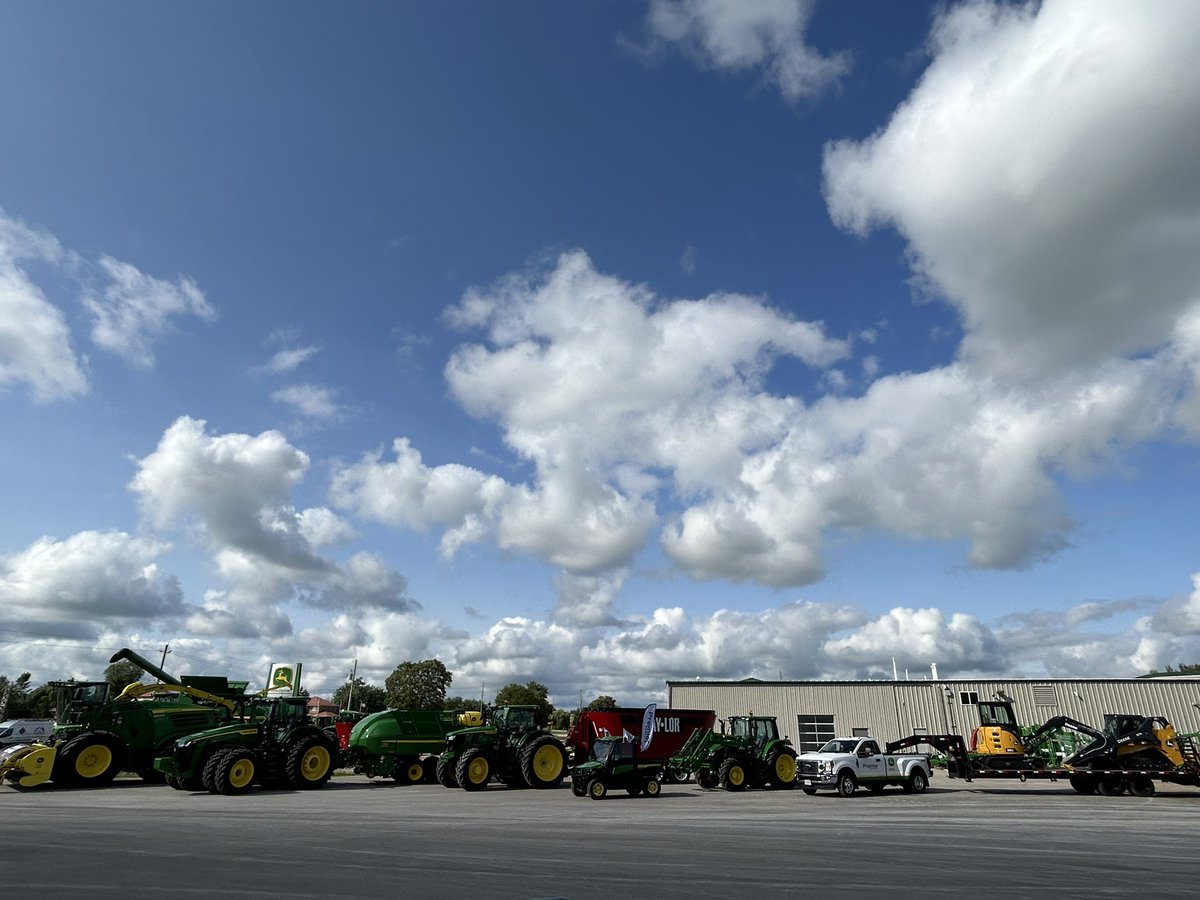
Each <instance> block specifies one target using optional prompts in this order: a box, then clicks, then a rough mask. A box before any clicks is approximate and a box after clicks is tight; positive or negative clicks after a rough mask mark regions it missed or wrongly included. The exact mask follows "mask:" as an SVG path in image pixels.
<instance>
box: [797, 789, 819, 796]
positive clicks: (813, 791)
mask: <svg viewBox="0 0 1200 900" xmlns="http://www.w3.org/2000/svg"><path fill="white" fill-rule="evenodd" d="M800 790H802V791H804V793H806V794H808V796H810V797H815V796H816V795H817V789H816V788H801V789H800Z"/></svg>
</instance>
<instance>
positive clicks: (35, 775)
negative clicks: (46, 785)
mask: <svg viewBox="0 0 1200 900" xmlns="http://www.w3.org/2000/svg"><path fill="white" fill-rule="evenodd" d="M56 755H58V751H57V750H55V749H54V748H53V747H47V746H46V745H45V744H16V745H15V746H12V747H5V748H4V750H3V751H0V778H2V779H3V780H5V781H10V782H13V783H15V784H17V785H19V786H21V787H33V786H34V785H35V784H41V783H42V782H43V781H46V780H47V779H48V778H49V777H50V773H51V772H52V771H53V770H54V757H55V756H56Z"/></svg>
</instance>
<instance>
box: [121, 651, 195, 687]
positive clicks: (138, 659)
mask: <svg viewBox="0 0 1200 900" xmlns="http://www.w3.org/2000/svg"><path fill="white" fill-rule="evenodd" d="M123 659H127V660H129V661H130V662H131V663H133V664H134V665H135V666H138V667H139V668H141V669H143V670H145V671H147V672H149V673H150V674H151V675H153V676H154V677H155V678H157V679H158V680H159V681H161V682H163V683H164V684H182V683H183V682H181V681H180V680H179V679H178V678H176V677H175V676H174V675H168V674H167V673H166V672H164V671H163V670H162V669H160V668H159V667H158V666H156V665H155V664H154V663H152V662H150V660H148V659H146V657H144V656H142V655H140V654H138V653H134V652H133V651H132V650H130V649H129V648H128V647H126V648H124V649H123V650H118V651H117V652H116V653H114V654H113V655H112V659H110V660H109V662H110V663H115V662H120V661H121V660H123Z"/></svg>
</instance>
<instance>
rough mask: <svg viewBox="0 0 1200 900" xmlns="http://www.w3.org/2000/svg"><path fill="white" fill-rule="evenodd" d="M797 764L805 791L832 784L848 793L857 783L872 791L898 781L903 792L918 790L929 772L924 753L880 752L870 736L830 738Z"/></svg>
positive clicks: (846, 794)
mask: <svg viewBox="0 0 1200 900" xmlns="http://www.w3.org/2000/svg"><path fill="white" fill-rule="evenodd" d="M798 764H799V769H800V772H799V775H798V780H799V782H800V787H801V789H802V790H803V791H804V793H806V794H809V795H812V794H815V793H816V792H817V791H818V790H820V789H821V788H834V789H836V790H837V792H838V793H839V794H841V795H842V796H843V797H849V796H851V795H852V794H853V793H854V792H855V791H856V790H858V787H859V785H862V786H864V787H866V788H867V789H868V790H871V791H874V792H878V791H882V790H883V789H884V788H885V787H887V786H888V785H899V786H900V787H901V788H903V789H904V790H905V792H908V793H917V794H920V793H924V791H925V789H926V788H927V787H928V786H929V778H930V776H931V774H932V769H931V768H930V765H929V757H928V756H925V755H923V754H917V753H904V754H895V753H883V752H881V751H880V748H879V742H878V741H877V740H875V738H872V737H848V738H847V737H843V738H834V739H833V740H831V741H828V742H827V743H826V744H825V746H823V747H822V748H821V749H820V750H818V751H817V752H815V753H803V754H801V755H800V758H799V760H798Z"/></svg>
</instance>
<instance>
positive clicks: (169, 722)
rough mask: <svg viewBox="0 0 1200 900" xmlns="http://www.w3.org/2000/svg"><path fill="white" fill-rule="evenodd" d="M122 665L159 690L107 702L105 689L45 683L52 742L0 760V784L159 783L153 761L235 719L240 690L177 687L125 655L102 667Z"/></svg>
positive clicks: (109, 695) (95, 684) (199, 681)
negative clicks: (122, 775) (123, 779)
mask: <svg viewBox="0 0 1200 900" xmlns="http://www.w3.org/2000/svg"><path fill="white" fill-rule="evenodd" d="M122 659H128V660H129V661H131V662H133V663H135V664H136V665H138V666H139V667H141V668H142V669H144V670H145V671H146V672H148V673H150V674H151V675H153V676H155V677H156V678H158V679H159V681H161V682H163V683H161V684H138V683H134V684H131V685H129V686H128V687H126V688H125V690H124V691H122V692H121V693H119V694H116V696H114V690H113V686H112V685H111V684H109V683H108V682H106V681H60V682H51V685H52V686H53V688H54V691H55V705H56V708H57V714H56V719H57V723H58V724H57V725H56V726H55V729H54V735H53V738H52V739H51V741H50V742H49V743H48V744H25V745H20V746H18V747H17V748H15V750H14V752H13V753H5V754H4V761H3V762H2V763H0V777H3V778H5V779H7V780H9V781H12V782H15V783H17V784H21V785H23V786H31V785H33V784H38V783H40V782H42V781H45V780H46V777H47V776H48V777H49V778H50V780H52V781H54V782H55V784H57V785H58V786H60V787H99V786H102V785H106V784H109V783H111V782H112V780H113V779H114V778H116V777H117V773H119V772H121V771H132V772H137V773H138V775H140V776H141V777H142V778H143V779H144V780H146V781H161V780H162V779H161V776H160V775H159V774H158V773H157V772H156V771H155V770H154V758H155V756H157V755H158V754H159V753H162V752H164V751H165V750H166V749H167V748H169V747H171V746H172V745H173V744H174V742H175V740H176V739H177V738H179V737H183V736H184V735H188V734H192V733H194V732H197V731H203V730H205V729H208V728H213V727H215V726H217V725H221V724H224V723H226V722H230V721H232V720H233V719H234V718H235V712H236V710H237V709H238V699H240V697H241V695H242V692H243V691H244V690H245V687H246V682H244V681H243V682H230V681H228V680H227V679H225V678H222V677H209V676H189V675H185V676H183V678H182V679H179V678H176V677H175V676H173V675H168V674H167V673H166V672H164V671H163V670H162V669H160V668H158V667H157V666H155V665H154V664H153V663H151V662H149V661H147V660H146V659H144V658H142V657H141V656H139V655H138V654H137V653H134V652H133V651H132V650H128V649H124V650H120V651H118V652H117V653H115V654H113V656H112V658H111V659H110V660H109V662H114V663H115V662H117V661H119V660H122ZM235 698H237V699H235ZM26 750H32V751H35V752H25V751H26ZM35 770H36V771H35Z"/></svg>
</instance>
